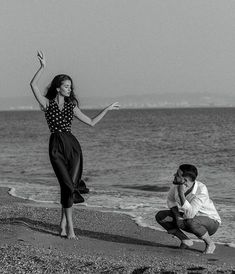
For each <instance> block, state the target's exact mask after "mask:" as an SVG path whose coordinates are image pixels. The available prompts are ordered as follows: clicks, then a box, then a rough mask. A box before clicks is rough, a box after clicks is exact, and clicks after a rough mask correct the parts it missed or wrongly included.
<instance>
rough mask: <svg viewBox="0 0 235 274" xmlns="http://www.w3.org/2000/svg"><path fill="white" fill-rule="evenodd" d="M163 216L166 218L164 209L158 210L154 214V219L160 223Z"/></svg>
mask: <svg viewBox="0 0 235 274" xmlns="http://www.w3.org/2000/svg"><path fill="white" fill-rule="evenodd" d="M164 218H166V211H165V210H160V211H158V213H157V214H156V215H155V219H156V221H157V222H158V223H161V222H162V220H163V219H164Z"/></svg>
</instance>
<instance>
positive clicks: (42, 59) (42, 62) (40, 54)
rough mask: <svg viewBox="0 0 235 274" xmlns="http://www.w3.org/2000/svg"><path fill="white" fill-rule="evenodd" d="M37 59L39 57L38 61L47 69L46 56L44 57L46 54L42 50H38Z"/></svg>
mask: <svg viewBox="0 0 235 274" xmlns="http://www.w3.org/2000/svg"><path fill="white" fill-rule="evenodd" d="M37 57H38V60H39V62H40V65H41V66H42V67H45V66H46V59H45V56H44V54H43V52H42V51H41V50H38V53H37Z"/></svg>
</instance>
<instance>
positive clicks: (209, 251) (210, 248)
mask: <svg viewBox="0 0 235 274" xmlns="http://www.w3.org/2000/svg"><path fill="white" fill-rule="evenodd" d="M215 249H216V246H215V244H214V243H213V242H212V243H210V244H207V245H206V249H205V250H204V252H203V253H204V254H213V253H214V251H215Z"/></svg>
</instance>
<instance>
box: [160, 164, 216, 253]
mask: <svg viewBox="0 0 235 274" xmlns="http://www.w3.org/2000/svg"><path fill="white" fill-rule="evenodd" d="M197 175H198V171H197V168H196V167H195V166H193V165H190V164H183V165H180V166H179V168H178V170H177V172H176V174H175V175H174V181H173V186H172V187H171V189H170V191H169V193H168V197H167V205H168V207H169V209H170V210H162V211H159V212H158V213H157V214H156V220H157V222H158V223H159V224H160V225H161V226H162V227H163V228H165V229H166V230H167V232H168V233H169V234H173V235H175V236H176V237H177V238H179V239H180V241H181V245H180V248H187V247H189V246H192V245H193V241H192V240H191V239H190V238H188V237H187V236H186V235H185V234H184V233H183V231H182V230H184V231H186V232H190V233H193V234H194V235H196V236H197V237H198V238H199V239H202V240H203V241H204V242H205V244H206V248H205V251H204V253H205V254H212V253H213V252H214V250H215V248H216V247H215V244H214V242H213V241H212V239H211V237H210V236H211V235H213V234H214V233H215V232H216V231H217V229H218V227H219V225H220V224H221V219H220V216H219V214H218V212H217V210H216V209H215V206H214V204H213V202H212V201H211V200H210V198H209V194H208V190H207V187H206V186H205V185H204V184H203V183H201V182H199V181H196V178H197Z"/></svg>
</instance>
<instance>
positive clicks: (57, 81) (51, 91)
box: [45, 74, 79, 106]
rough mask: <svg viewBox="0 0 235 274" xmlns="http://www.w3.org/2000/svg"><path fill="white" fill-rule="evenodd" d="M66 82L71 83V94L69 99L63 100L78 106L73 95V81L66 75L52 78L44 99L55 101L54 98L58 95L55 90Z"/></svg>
mask: <svg viewBox="0 0 235 274" xmlns="http://www.w3.org/2000/svg"><path fill="white" fill-rule="evenodd" d="M66 80H69V81H70V82H71V92H70V96H69V98H65V100H67V101H70V102H72V103H73V104H74V105H76V106H78V105H79V103H78V100H77V98H76V97H75V94H74V87H73V80H72V78H71V77H70V76H68V75H66V74H59V75H56V76H55V77H54V79H53V80H52V82H51V84H50V86H49V87H48V89H47V92H46V95H45V97H46V98H47V99H49V100H53V99H55V97H56V95H57V93H58V92H57V90H56V89H57V88H59V87H60V86H61V85H62V84H63V82H64V81H66Z"/></svg>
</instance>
